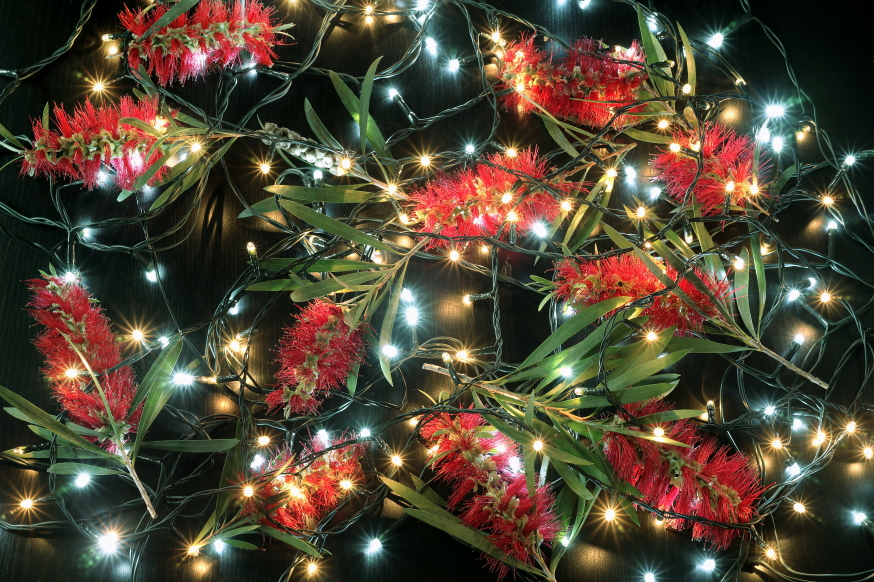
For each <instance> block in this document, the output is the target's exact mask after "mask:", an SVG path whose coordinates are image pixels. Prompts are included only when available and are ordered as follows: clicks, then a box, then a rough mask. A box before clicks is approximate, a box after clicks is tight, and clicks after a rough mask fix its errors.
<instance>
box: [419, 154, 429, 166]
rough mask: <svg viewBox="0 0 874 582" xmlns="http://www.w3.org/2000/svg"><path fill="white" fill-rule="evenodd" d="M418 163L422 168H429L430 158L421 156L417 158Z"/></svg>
mask: <svg viewBox="0 0 874 582" xmlns="http://www.w3.org/2000/svg"><path fill="white" fill-rule="evenodd" d="M419 163H420V164H422V165H423V166H429V165H430V164H431V156H422V157H421V158H419Z"/></svg>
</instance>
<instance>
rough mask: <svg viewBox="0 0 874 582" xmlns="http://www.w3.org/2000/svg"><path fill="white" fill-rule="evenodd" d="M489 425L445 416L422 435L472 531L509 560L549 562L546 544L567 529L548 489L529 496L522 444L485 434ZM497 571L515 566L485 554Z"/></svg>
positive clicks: (453, 504)
mask: <svg viewBox="0 0 874 582" xmlns="http://www.w3.org/2000/svg"><path fill="white" fill-rule="evenodd" d="M485 425H486V422H485V421H484V420H483V418H482V417H481V416H480V415H478V414H473V413H461V414H455V415H449V414H445V413H440V414H438V415H436V416H435V417H433V418H432V419H431V420H429V421H428V422H426V423H425V424H423V425H422V428H421V429H420V435H421V436H422V437H423V438H424V439H425V440H426V442H427V443H428V446H429V447H431V448H430V449H429V452H430V453H431V455H432V459H433V461H432V466H433V468H434V469H435V471H436V474H437V477H438V478H440V479H443V480H446V481H448V482H449V484H450V485H451V487H452V490H453V492H452V495H451V496H450V498H449V502H448V507H449V509H450V510H455V509H457V508H459V507H462V509H461V514H460V517H461V519H462V521H463V522H464V523H465V524H466V525H467V526H469V527H471V528H474V529H478V530H481V531H484V532H487V533H488V534H489V539H490V540H491V541H492V543H494V544H495V545H496V546H497V547H498V548H500V549H501V550H503V551H504V552H505V553H506V554H507V555H508V556H511V557H513V558H516V559H517V560H519V561H521V562H523V563H525V564H529V565H530V564H544V563H545V559H544V558H543V556H542V555H541V551H540V546H541V544H544V543H545V544H546V545H549V544H550V543H551V542H552V541H553V540H555V537H556V534H557V533H558V532H559V531H560V530H561V526H560V524H559V521H558V518H557V517H556V515H555V511H554V509H553V502H554V498H553V495H552V492H551V491H550V490H549V488H548V487H538V488H537V490H536V491H535V492H534V494H533V495H529V492H528V487H527V485H526V483H525V475H524V474H518V473H517V472H516V471H515V470H514V469H513V465H512V462H511V459H513V458H515V459H516V460H517V461H518V456H517V455H518V445H517V444H516V443H515V442H513V441H512V440H511V439H509V438H507V437H506V436H504V435H503V434H501V433H497V432H496V433H494V434H491V433H488V432H482V430H481V427H483V426H485ZM483 557H484V558H485V559H486V561H487V562H488V564H489V566H490V568H491V570H492V571H497V572H498V577H499V579H500V578H503V577H504V576H505V575H506V574H507V573H508V572H509V571H510V568H509V566H507V565H506V564H505V563H503V562H501V561H499V560H497V559H495V558H493V557H491V556H488V555H485V554H484V555H483Z"/></svg>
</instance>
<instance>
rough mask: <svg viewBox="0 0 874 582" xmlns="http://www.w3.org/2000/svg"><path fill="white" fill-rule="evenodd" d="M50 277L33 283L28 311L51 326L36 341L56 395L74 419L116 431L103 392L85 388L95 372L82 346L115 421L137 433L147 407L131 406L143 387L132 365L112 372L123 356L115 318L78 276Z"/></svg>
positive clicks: (45, 324) (107, 431)
mask: <svg viewBox="0 0 874 582" xmlns="http://www.w3.org/2000/svg"><path fill="white" fill-rule="evenodd" d="M44 277H45V278H44V279H31V280H30V281H28V282H27V285H28V287H29V288H30V290H31V291H32V292H33V297H32V298H31V301H30V303H29V304H28V310H29V311H30V314H31V315H32V316H33V318H34V319H36V321H37V323H38V324H40V325H42V326H43V327H44V328H45V329H43V330H42V331H41V332H40V334H39V335H38V336H37V338H36V340H35V342H34V343H35V344H36V347H37V349H39V351H40V352H41V353H42V354H43V356H45V361H46V365H45V367H44V368H43V374H44V375H45V377H46V379H47V380H48V381H49V383H50V384H51V387H52V392H53V393H54V396H55V398H57V399H58V401H59V402H60V403H61V407H62V408H63V409H64V410H66V411H67V412H68V413H69V414H70V419H71V420H72V421H73V422H75V423H76V424H79V425H81V426H84V427H86V428H90V429H93V430H96V431H98V432H99V433H101V434H103V433H105V437H109V436H110V434H109V432H110V430H109V418H108V415H107V413H106V408H105V407H104V406H103V403H102V401H101V400H100V396H99V393H98V392H97V390H96V389H92V390H91V391H90V392H85V391H84V389H85V388H86V387H87V386H88V384H89V383H90V381H91V377H90V374H89V373H88V371H87V369H86V368H85V365H84V364H83V363H82V358H80V356H79V354H77V353H76V350H78V351H79V352H80V353H81V354H82V357H83V358H84V359H85V360H86V361H87V362H88V365H89V366H90V367H91V369H92V370H93V372H94V374H95V375H96V376H97V379H98V381H99V382H100V387H101V388H102V389H103V392H104V394H105V395H106V400H107V401H108V403H109V407H110V409H111V410H112V416H113V418H114V419H115V422H116V423H118V424H119V425H121V426H126V427H127V430H128V431H129V432H133V431H134V430H135V429H136V427H137V424H138V423H139V419H140V413H141V412H142V406H140V407H138V408H137V409H136V410H134V411H131V410H130V405H131V402H133V398H134V395H135V394H136V391H137V385H136V381H135V377H134V372H133V370H132V369H131V368H130V366H123V367H121V368H118V369H117V370H114V371H111V372H108V370H109V369H110V368H114V367H115V366H118V365H119V364H120V363H121V361H122V358H121V350H120V349H119V344H118V340H117V339H116V337H115V334H114V333H113V332H112V328H111V326H110V323H109V320H108V319H107V318H106V316H105V315H104V314H103V310H102V309H101V308H100V307H99V306H98V305H97V300H96V299H94V298H92V297H91V295H90V294H89V293H88V292H87V291H86V290H85V288H84V287H82V285H81V284H80V283H79V282H78V281H76V280H72V281H67V280H65V279H62V278H60V277H54V276H49V275H44ZM73 346H75V349H74V348H73ZM91 438H93V437H91ZM97 440H102V439H97Z"/></svg>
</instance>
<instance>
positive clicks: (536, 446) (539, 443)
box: [531, 440, 543, 451]
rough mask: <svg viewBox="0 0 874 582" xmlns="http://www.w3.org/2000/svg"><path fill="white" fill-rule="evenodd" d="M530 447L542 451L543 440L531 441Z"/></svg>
mask: <svg viewBox="0 0 874 582" xmlns="http://www.w3.org/2000/svg"><path fill="white" fill-rule="evenodd" d="M531 448H533V449H534V450H535V451H542V450H543V441H541V440H536V441H534V442H533V443H531Z"/></svg>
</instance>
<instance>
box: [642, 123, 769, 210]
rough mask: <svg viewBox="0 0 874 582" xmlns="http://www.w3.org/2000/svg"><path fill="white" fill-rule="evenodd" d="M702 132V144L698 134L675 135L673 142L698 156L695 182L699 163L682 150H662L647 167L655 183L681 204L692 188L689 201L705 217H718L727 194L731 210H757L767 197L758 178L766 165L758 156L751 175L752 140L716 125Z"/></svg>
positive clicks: (710, 125)
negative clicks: (698, 208)
mask: <svg viewBox="0 0 874 582" xmlns="http://www.w3.org/2000/svg"><path fill="white" fill-rule="evenodd" d="M702 130H703V136H704V139H703V140H702V139H701V136H700V135H699V133H698V132H692V133H688V132H685V131H678V132H675V133H674V142H675V143H677V144H678V145H680V146H681V148H686V149H687V150H692V151H699V152H700V153H701V158H702V161H703V169H702V171H701V174H700V176H698V180H697V181H695V176H696V174H697V173H698V162H697V161H696V160H695V159H694V158H692V157H690V156H688V155H686V154H684V153H683V150H682V149H681V150H679V151H677V152H673V151H671V150H670V149H668V150H662V153H660V154H657V155H655V156H654V157H653V159H652V161H651V162H650V165H652V167H653V169H654V170H655V172H656V176H657V179H658V180H660V181H662V182H663V183H664V184H665V191H666V192H667V193H668V194H669V195H671V196H672V197H673V198H674V199H676V200H677V201H678V202H682V201H683V200H684V198H685V196H686V192H687V191H688V190H689V188H690V187H691V188H692V201H693V202H695V203H697V204H700V205H701V213H702V214H705V215H707V214H719V213H721V212H722V211H723V207H724V205H725V198H726V194H727V195H728V197H729V200H730V202H731V204H732V205H734V206H746V205H747V204H752V205H754V206H758V204H757V202H756V201H757V200H761V199H762V198H763V197H767V195H768V194H767V191H766V190H765V187H764V186H765V183H764V181H763V180H762V178H761V177H760V175H761V174H763V173H765V172H767V171H768V169H769V164H768V160H767V159H764V158H763V157H762V156H761V154H760V157H759V171H758V175H757V174H756V173H755V172H754V171H753V169H754V168H753V165H754V163H753V162H754V160H755V142H754V141H753V139H752V138H751V137H750V136H748V135H738V134H737V133H736V132H735V131H734V130H733V129H730V128H727V127H724V126H722V125H720V124H719V123H717V122H712V123H708V124H706V125H704V126H703V128H702ZM693 184H694V186H693Z"/></svg>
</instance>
